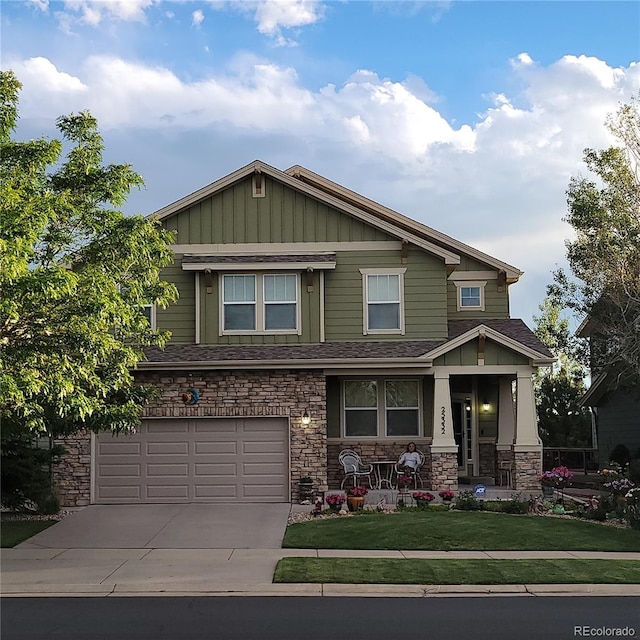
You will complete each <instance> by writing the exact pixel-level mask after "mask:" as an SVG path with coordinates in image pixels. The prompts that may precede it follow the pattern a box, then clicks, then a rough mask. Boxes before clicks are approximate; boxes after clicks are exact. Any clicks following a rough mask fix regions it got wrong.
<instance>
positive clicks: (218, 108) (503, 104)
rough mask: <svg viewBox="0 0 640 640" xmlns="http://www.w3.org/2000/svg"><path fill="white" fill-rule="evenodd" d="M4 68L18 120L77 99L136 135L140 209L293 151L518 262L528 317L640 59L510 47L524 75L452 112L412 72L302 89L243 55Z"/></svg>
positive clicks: (105, 123) (560, 254) (519, 297)
mask: <svg viewBox="0 0 640 640" xmlns="http://www.w3.org/2000/svg"><path fill="white" fill-rule="evenodd" d="M9 66H10V67H11V68H13V69H15V71H16V73H17V75H18V77H19V78H20V80H21V81H22V82H23V84H24V90H23V95H22V99H21V117H22V121H25V120H29V119H30V118H38V119H42V118H47V119H48V120H49V121H50V122H53V121H54V120H55V118H56V117H57V116H58V115H60V114H62V113H68V112H70V111H78V110H80V109H86V108H88V109H90V110H91V111H92V112H93V113H94V115H96V116H97V117H98V120H99V122H100V123H101V128H102V130H103V131H104V132H105V136H107V135H112V136H122V139H123V140H124V139H126V143H125V142H123V145H124V146H123V152H124V153H125V157H124V158H123V160H125V161H130V157H129V155H127V153H131V151H130V150H131V149H132V148H135V149H136V154H137V156H136V159H135V166H136V169H137V170H139V171H140V172H141V173H143V175H145V177H146V178H147V182H148V191H147V192H145V194H144V197H145V200H144V205H143V206H142V207H141V208H142V209H144V210H147V211H149V210H153V209H155V208H159V207H160V206H162V205H164V204H166V203H167V202H170V201H172V200H175V199H177V198H179V197H181V196H183V195H185V194H186V193H189V191H190V190H194V189H196V188H198V187H201V186H203V185H204V184H207V183H208V182H211V181H212V180H214V179H215V178H218V177H220V176H222V175H224V174H225V173H227V172H229V171H232V170H234V169H236V168H237V167H238V166H241V165H242V164H244V163H246V162H248V161H250V160H252V159H254V158H256V157H260V158H262V159H264V160H265V161H267V162H270V163H271V164H274V165H275V166H278V167H282V168H284V167H286V166H289V165H291V164H295V163H300V164H303V165H306V166H309V168H311V169H313V170H314V171H317V172H318V173H320V174H323V175H326V176H327V177H328V178H330V179H333V180H336V181H337V182H339V183H341V184H344V185H345V186H347V187H349V188H352V189H354V190H356V191H359V192H361V193H363V194H365V195H367V196H368V197H370V198H372V199H374V200H377V201H379V202H382V203H384V204H386V205H388V206H390V207H392V208H394V209H396V210H398V211H401V212H403V213H405V214H407V215H409V216H412V217H414V218H416V219H418V220H420V221H422V222H424V223H425V224H427V225H430V226H432V227H434V228H436V229H439V230H441V231H443V232H445V233H448V234H450V235H452V236H454V237H456V238H459V239H461V240H463V241H464V242H468V243H469V244H472V245H474V246H477V247H478V248H480V249H482V250H485V251H487V252H489V253H490V254H492V255H496V257H499V258H501V259H503V260H505V261H506V262H510V263H511V264H514V265H515V266H517V267H519V268H521V269H523V270H525V272H526V276H525V280H524V283H523V284H522V285H519V286H517V287H514V289H513V294H512V295H513V298H512V299H513V301H514V305H517V307H516V308H517V310H516V313H515V314H514V315H518V316H522V317H524V319H525V320H527V321H530V315H531V313H533V312H536V309H537V304H538V303H539V302H540V301H541V300H542V298H543V297H544V293H545V285H546V283H547V282H549V281H550V279H551V275H550V271H551V270H552V269H553V268H554V267H555V265H556V264H557V263H560V264H561V263H563V261H564V253H565V249H564V238H566V237H568V235H569V231H570V229H569V228H568V227H567V226H566V225H565V224H564V223H562V222H561V218H562V217H563V216H564V215H565V213H566V195H565V192H566V189H567V185H568V182H569V179H570V177H571V176H572V175H576V174H577V173H578V172H580V171H584V167H583V165H582V163H581V159H582V151H583V149H584V148H585V147H594V148H602V147H606V146H608V145H609V144H611V143H612V138H611V135H610V133H609V132H608V131H607V129H606V128H605V127H604V125H603V123H604V120H605V118H606V115H607V114H608V113H612V112H614V111H615V110H616V109H617V106H618V103H619V102H620V101H625V100H628V98H629V97H630V96H631V95H632V94H633V93H634V92H635V91H636V90H637V87H638V86H640V64H630V65H629V66H628V67H626V68H612V67H610V66H609V65H607V64H606V63H604V62H602V61H601V60H597V59H595V58H589V57H586V56H580V57H576V56H565V57H563V58H560V59H559V60H557V61H556V62H555V63H553V64H550V65H547V66H543V65H541V64H539V63H537V62H534V61H533V60H532V59H531V58H530V57H529V56H528V55H527V54H521V55H520V56H518V58H517V59H516V61H515V63H514V64H513V65H512V72H513V74H514V76H515V77H514V79H515V80H517V84H518V85H519V86H523V87H524V89H523V90H522V91H520V92H519V93H517V94H508V93H496V94H494V95H492V96H489V98H488V100H489V103H488V107H487V109H486V110H485V112H483V113H481V114H478V115H477V121H476V122H470V123H462V124H460V125H456V126H453V125H452V124H451V123H450V122H448V121H447V119H446V118H445V117H443V115H442V114H441V113H440V111H439V110H438V108H437V103H436V102H435V100H433V99H431V98H432V96H431V94H430V92H429V91H427V90H425V86H426V85H424V83H422V84H421V83H417V82H416V79H415V78H408V79H407V80H406V81H398V80H392V79H388V78H380V77H379V76H378V75H377V74H376V73H374V72H373V71H371V70H360V71H356V72H355V73H353V75H352V76H351V77H349V78H346V79H345V81H344V82H343V83H342V84H340V85H339V86H335V85H327V86H325V87H323V88H321V89H320V90H313V91H312V90H309V89H307V88H305V87H304V86H303V85H302V83H301V81H300V79H299V78H298V76H297V74H296V71H295V70H294V69H292V68H283V67H279V66H277V65H275V64H272V63H270V62H269V61H266V60H262V59H258V58H256V57H255V56H251V55H245V56H238V58H237V59H236V60H235V61H234V65H233V66H231V67H229V68H228V69H227V70H226V72H224V73H223V72H222V71H221V70H218V71H217V72H216V73H215V74H212V75H210V76H209V77H208V78H204V79H201V80H199V81H189V82H187V81H184V80H181V79H180V78H179V77H178V76H176V75H175V74H174V73H172V72H171V71H170V70H168V69H165V68H161V67H149V66H144V65H142V64H135V63H132V62H130V61H127V60H122V59H118V58H109V57H92V58H89V59H87V60H86V61H85V62H84V65H83V66H82V67H81V69H80V70H79V71H75V73H73V74H71V73H67V72H66V71H65V70H64V69H58V68H56V66H55V65H54V64H53V63H52V62H51V61H49V60H46V59H45V58H33V59H30V60H24V61H15V62H14V63H13V64H11V65H9ZM427 80H428V79H427ZM133 139H139V140H141V141H143V142H140V143H139V144H138V145H132V143H131V142H132V140H133ZM168 157H170V158H171V159H170V161H167V162H164V163H161V164H160V165H158V161H157V159H158V158H168ZM133 160H134V158H131V161H133ZM525 297H528V298H531V301H530V302H527V301H526V300H524V298H525ZM527 304H528V305H529V308H530V310H529V311H523V310H522V309H525V308H526V305H527Z"/></svg>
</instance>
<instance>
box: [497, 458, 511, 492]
mask: <svg viewBox="0 0 640 640" xmlns="http://www.w3.org/2000/svg"><path fill="white" fill-rule="evenodd" d="M512 474H513V463H512V462H511V460H502V461H501V462H499V463H498V485H500V486H501V487H510V486H511V482H512Z"/></svg>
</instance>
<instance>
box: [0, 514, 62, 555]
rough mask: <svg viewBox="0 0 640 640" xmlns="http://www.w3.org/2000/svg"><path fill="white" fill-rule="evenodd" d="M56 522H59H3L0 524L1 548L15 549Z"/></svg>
mask: <svg viewBox="0 0 640 640" xmlns="http://www.w3.org/2000/svg"><path fill="white" fill-rule="evenodd" d="M56 522H57V520H2V522H1V523H0V546H1V547H2V548H3V549H5V548H7V547H15V546H16V545H17V544H20V543H21V542H24V541H25V540H28V539H29V538H31V536H35V535H36V533H40V532H41V531H44V530H45V529H47V528H48V527H50V526H51V525H52V524H55V523H56Z"/></svg>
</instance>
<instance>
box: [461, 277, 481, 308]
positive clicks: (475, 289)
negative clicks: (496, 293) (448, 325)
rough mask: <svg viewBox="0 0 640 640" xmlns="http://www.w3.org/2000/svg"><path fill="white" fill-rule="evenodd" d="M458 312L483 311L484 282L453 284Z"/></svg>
mask: <svg viewBox="0 0 640 640" xmlns="http://www.w3.org/2000/svg"><path fill="white" fill-rule="evenodd" d="M454 284H455V286H456V293H457V297H458V301H457V307H458V311H484V289H485V285H486V284H487V283H486V282H478V281H467V282H460V281H458V282H455V283H454Z"/></svg>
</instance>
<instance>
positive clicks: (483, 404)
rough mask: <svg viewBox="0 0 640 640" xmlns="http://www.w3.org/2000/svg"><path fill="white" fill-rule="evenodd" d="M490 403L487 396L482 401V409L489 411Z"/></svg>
mask: <svg viewBox="0 0 640 640" xmlns="http://www.w3.org/2000/svg"><path fill="white" fill-rule="evenodd" d="M489 408H490V405H489V401H488V400H487V399H486V398H485V399H484V400H483V401H482V410H483V411H489Z"/></svg>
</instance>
